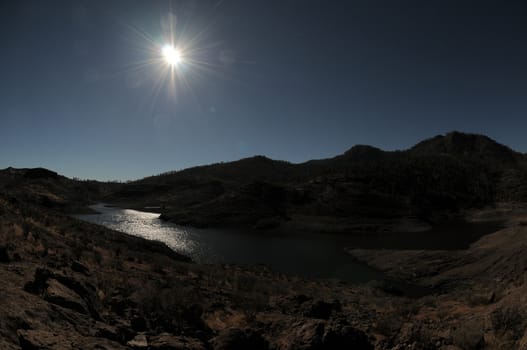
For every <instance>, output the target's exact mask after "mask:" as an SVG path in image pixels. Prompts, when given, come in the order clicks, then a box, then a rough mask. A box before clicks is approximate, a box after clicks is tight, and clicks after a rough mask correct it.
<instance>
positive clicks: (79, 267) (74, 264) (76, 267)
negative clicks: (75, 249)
mask: <svg viewBox="0 0 527 350" xmlns="http://www.w3.org/2000/svg"><path fill="white" fill-rule="evenodd" d="M71 269H72V270H73V271H75V272H79V273H82V274H83V275H86V276H89V275H90V270H89V269H88V268H87V267H86V266H84V265H83V264H81V263H80V262H78V261H74V262H72V263H71Z"/></svg>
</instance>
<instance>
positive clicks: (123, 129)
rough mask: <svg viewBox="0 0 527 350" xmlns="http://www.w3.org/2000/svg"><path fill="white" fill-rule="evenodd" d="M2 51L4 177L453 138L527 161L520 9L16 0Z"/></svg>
mask: <svg viewBox="0 0 527 350" xmlns="http://www.w3.org/2000/svg"><path fill="white" fill-rule="evenodd" d="M167 23H175V36H176V37H177V40H178V43H179V46H180V47H182V46H184V47H185V51H183V54H184V56H185V57H184V62H183V64H181V65H180V66H178V67H177V72H178V74H177V77H176V87H175V90H174V89H173V87H171V85H170V83H165V84H159V79H160V78H161V77H165V78H170V77H171V74H170V72H169V70H168V69H167V68H166V67H165V66H164V63H163V62H162V61H161V59H160V57H161V53H160V51H161V47H162V46H163V44H165V42H166V41H167V38H166V35H167V34H168V28H169V27H168V26H167ZM0 43H1V51H0V53H1V55H0V77H1V80H0V168H3V167H7V166H15V167H36V166H44V167H47V168H50V169H54V170H56V171H58V172H60V173H62V174H65V175H67V176H77V177H80V178H96V179H123V180H125V179H135V178H139V177H143V176H147V175H151V174H156V173H160V172H163V171H167V170H174V169H181V168H185V167H189V166H193V165H200V164H205V163H212V162H218V161H227V160H235V159H239V158H242V157H247V156H252V155H255V154H263V155H266V156H269V157H271V158H276V159H285V160H289V161H293V162H300V161H304V160H308V159H312V158H324V157H329V156H333V155H337V154H339V153H342V152H344V151H345V150H346V149H348V148H349V147H351V146H352V145H354V144H371V145H374V146H378V147H381V148H383V149H389V150H393V149H403V148H407V147H409V146H411V145H413V144H414V143H416V142H417V141H420V140H421V139H423V138H427V137H431V136H434V135H436V134H440V133H445V132H448V131H452V130H461V131H468V132H476V133H484V134H487V135H489V136H490V137H493V138H495V139H496V140H498V141H499V142H502V143H505V144H507V145H509V146H511V147H512V148H514V149H517V150H519V151H523V152H526V151H527V138H526V137H525V130H526V127H527V5H525V2H523V1H517V2H514V1H493V2H491V1H462V0H458V1H445V0H438V1H393V0H386V1H375V0H364V1H353V0H347V1H345V0H342V1H337V0H335V1H327V0H320V1H309V0H298V1H288V0H276V1H270V0H262V1H248V0H239V1H234V0H233V1H230V0H224V1H212V0H200V1H197V0H196V1H192V0H188V1H172V2H169V1H142V0H135V1H134V0H126V1H125V0H122V1H110V0H109V1H88V0H86V1H72V0H67V1H66V0H65V1H52V0H48V1H40V0H35V1H24V0H20V1H14V0H13V1H1V2H0Z"/></svg>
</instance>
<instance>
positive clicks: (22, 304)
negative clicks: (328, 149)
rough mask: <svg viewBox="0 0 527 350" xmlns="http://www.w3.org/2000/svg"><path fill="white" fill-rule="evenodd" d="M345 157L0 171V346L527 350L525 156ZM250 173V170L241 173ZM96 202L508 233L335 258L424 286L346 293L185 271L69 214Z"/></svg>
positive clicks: (477, 141) (491, 152) (304, 225)
mask: <svg viewBox="0 0 527 350" xmlns="http://www.w3.org/2000/svg"><path fill="white" fill-rule="evenodd" d="M405 152H410V153H411V154H410V153H405ZM347 154H348V155H349V156H350V157H351V158H350V159H351V160H349V162H348V161H345V162H344V163H343V164H346V165H342V166H337V165H335V164H338V161H335V159H333V160H323V161H312V162H308V165H306V164H307V163H306V164H304V165H293V164H288V163H280V162H279V163H275V162H274V161H271V160H268V159H261V158H254V159H249V160H242V161H240V162H241V163H235V164H234V165H232V164H231V165H229V164H230V163H225V164H223V165H222V164H220V165H216V166H209V167H204V168H193V169H189V170H185V171H181V172H176V173H171V174H166V175H161V176H158V177H154V178H147V179H143V180H140V181H137V182H131V183H127V184H118V183H99V182H89V181H77V180H72V179H67V178H65V177H62V176H60V175H57V174H56V173H54V172H52V171H49V170H45V169H12V168H11V169H6V170H3V171H0V277H1V278H2V281H3V283H2V286H1V287H0V296H1V298H2V303H1V304H0V348H3V349H20V348H22V349H72V348H73V349H96V348H98V349H121V348H122V349H128V348H131V349H445V350H446V349H450V350H454V349H523V348H527V332H526V329H527V319H526V318H525V316H524V315H525V314H526V311H527V310H526V305H527V303H526V302H525V300H524V298H525V295H526V288H527V285H526V283H525V271H526V270H527V254H525V252H526V249H527V207H526V206H524V205H523V204H522V200H523V198H525V197H524V196H525V195H526V193H524V192H523V189H524V187H525V185H526V184H527V182H524V181H523V179H524V176H525V169H526V167H525V164H526V161H525V159H524V158H525V157H524V155H522V154H520V153H516V152H513V151H511V150H510V149H508V148H506V147H505V146H501V145H498V144H496V143H494V142H493V141H492V140H490V139H488V138H485V137H483V136H477V135H464V134H459V133H453V134H449V135H447V136H444V137H443V136H441V137H438V138H434V139H430V140H427V141H425V142H424V143H421V144H419V145H417V146H415V147H414V148H413V149H412V150H410V151H402V153H401V152H395V153H391V152H383V151H380V150H375V149H373V148H366V147H360V148H356V147H355V148H352V150H351V151H350V152H348V153H347ZM341 157H344V156H341ZM379 157H381V158H382V159H383V160H382V161H381V160H379V159H380V158H379ZM344 158H345V157H344ZM344 158H338V157H337V160H339V159H344ZM386 158H389V159H386ZM431 159H432V160H431ZM437 160H440V161H437ZM465 160H470V162H468V161H465ZM247 162H250V164H251V165H250V167H248V168H244V167H243V166H240V164H242V165H243V164H246V163H247ZM253 163H256V164H260V165H262V166H264V167H267V166H269V167H270V168H266V169H267V170H265V171H264V170H262V169H254V166H255V164H253ZM277 164H279V165H277ZM328 164H330V165H328ZM249 168H250V169H253V173H254V174H257V175H254V177H251V176H248V175H246V174H245V172H248V171H249V170H248V169H249ZM300 168H301V169H303V170H302V172H299V170H298V169H300ZM233 169H234V170H233ZM240 169H242V170H243V171H242V170H240ZM280 169H289V170H287V172H282V170H280ZM291 169H293V170H291ZM441 169H443V172H440V171H439V170H441ZM284 171H285V170H284ZM387 171H390V172H387ZM293 172H295V173H296V174H297V175H295V176H296V177H295V176H293V175H292V174H293ZM240 174H242V175H240ZM262 176H263V178H262ZM418 180H419V181H420V182H419V181H418ZM405 181H408V182H412V183H413V184H415V186H409V185H406V186H407V187H404V186H405ZM405 188H406V189H405ZM101 200H104V201H107V202H110V203H114V204H116V205H122V206H124V207H135V208H143V207H144V206H158V207H160V209H161V212H162V215H163V216H164V217H166V218H167V219H169V220H173V221H176V222H180V223H186V224H191V225H192V224H203V225H205V226H227V227H228V226H240V225H241V226H243V227H250V228H252V229H255V230H256V229H258V230H265V229H273V230H276V229H280V230H295V231H302V230H317V229H321V230H322V231H324V229H326V230H327V231H331V232H342V233H343V234H345V233H346V232H351V231H353V230H357V229H359V228H360V229H362V231H363V232H378V231H379V230H381V231H383V230H392V231H394V232H396V231H397V230H400V229H401V227H404V228H405V229H415V230H416V231H419V232H421V231H422V232H421V233H422V234H423V235H426V234H427V231H426V230H425V228H426V227H428V226H433V225H435V224H436V223H437V222H440V221H442V220H448V219H449V218H453V217H455V218H457V219H459V218H464V219H465V220H468V221H477V222H481V221H493V220H500V221H503V222H505V225H504V226H505V228H503V229H501V230H499V231H497V232H495V233H492V234H490V235H486V236H484V237H482V238H481V239H479V240H478V241H476V242H474V243H473V244H472V245H471V246H470V247H469V248H468V249H466V250H430V249H429V250H395V249H382V250H380V249H368V250H364V249H361V250H359V249H353V247H349V249H348V250H349V253H350V254H351V255H352V256H354V257H355V258H356V259H358V260H359V261H363V262H365V263H367V264H369V265H371V266H374V267H376V268H378V269H380V270H382V271H384V272H385V273H386V275H387V276H389V277H390V278H391V279H392V280H398V281H402V282H405V283H407V284H410V285H415V286H420V287H423V288H422V290H424V291H425V292H424V293H419V294H418V295H412V296H410V295H409V293H405V292H404V291H402V290H400V289H398V288H397V287H395V286H394V285H392V284H391V283H390V282H387V281H379V282H377V281H375V282H370V283H367V284H362V285H353V284H349V283H346V282H343V281H335V280H308V279H303V278H300V277H296V276H288V275H284V274H279V273H276V272H272V271H270V270H269V269H267V268H266V267H265V266H237V265H200V264H196V263H194V262H192V261H190V259H189V258H187V257H185V256H182V255H180V254H177V253H175V252H174V251H172V250H170V249H168V248H167V247H166V246H164V245H163V244H160V243H156V242H152V241H146V240H142V239H139V238H135V237H131V236H128V235H125V234H123V233H119V232H115V231H112V230H109V229H106V228H103V227H100V226H96V225H93V224H89V223H85V222H82V221H79V220H77V219H74V218H72V217H70V216H69V214H71V213H78V212H86V211H87V210H88V209H87V207H86V205H88V204H91V203H94V202H96V201H101ZM226 213H230V215H229V216H227V215H226ZM220 218H225V219H224V220H220ZM304 218H305V220H304ZM269 254H272V252H269Z"/></svg>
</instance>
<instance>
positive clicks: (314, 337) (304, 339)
mask: <svg viewBox="0 0 527 350" xmlns="http://www.w3.org/2000/svg"><path fill="white" fill-rule="evenodd" d="M324 324H325V322H324V321H319V320H310V319H304V320H300V321H296V322H294V323H293V324H291V325H290V326H289V327H286V328H285V329H286V333H284V334H283V335H282V337H280V339H278V342H277V343H278V344H277V348H278V349H280V350H315V349H320V348H321V347H322V344H323V336H324Z"/></svg>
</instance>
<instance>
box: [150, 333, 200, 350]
mask: <svg viewBox="0 0 527 350" xmlns="http://www.w3.org/2000/svg"><path fill="white" fill-rule="evenodd" d="M148 345H149V348H150V349H151V350H206V347H205V345H204V344H203V342H202V341H201V340H199V339H195V338H190V337H184V336H175V335H173V334H170V333H161V334H159V335H155V336H152V337H149V341H148Z"/></svg>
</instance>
